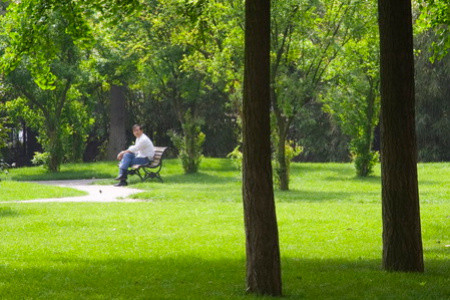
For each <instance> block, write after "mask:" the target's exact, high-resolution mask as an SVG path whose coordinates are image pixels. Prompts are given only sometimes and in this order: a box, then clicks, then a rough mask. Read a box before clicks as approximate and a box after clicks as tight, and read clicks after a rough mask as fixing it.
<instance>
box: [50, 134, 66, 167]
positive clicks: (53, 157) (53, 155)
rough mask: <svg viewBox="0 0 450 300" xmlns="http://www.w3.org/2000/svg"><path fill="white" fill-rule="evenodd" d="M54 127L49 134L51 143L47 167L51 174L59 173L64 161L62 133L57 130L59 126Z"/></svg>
mask: <svg viewBox="0 0 450 300" xmlns="http://www.w3.org/2000/svg"><path fill="white" fill-rule="evenodd" d="M52 127H53V128H52V129H49V130H48V133H47V134H48V143H49V151H48V153H49V158H48V162H47V167H48V170H49V171H50V172H59V169H60V166H61V163H62V160H63V149H62V141H61V132H60V130H59V129H57V125H55V126H52Z"/></svg>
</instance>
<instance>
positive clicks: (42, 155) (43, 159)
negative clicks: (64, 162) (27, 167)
mask: <svg viewBox="0 0 450 300" xmlns="http://www.w3.org/2000/svg"><path fill="white" fill-rule="evenodd" d="M49 159H50V153H48V152H34V156H33V159H32V160H31V163H32V164H33V165H36V166H40V165H44V166H48V161H49Z"/></svg>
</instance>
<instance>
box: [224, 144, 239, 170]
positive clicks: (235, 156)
mask: <svg viewBox="0 0 450 300" xmlns="http://www.w3.org/2000/svg"><path fill="white" fill-rule="evenodd" d="M240 147H241V146H236V148H234V149H233V151H231V152H230V153H228V154H227V157H228V158H230V159H231V161H232V162H233V164H234V165H235V166H236V168H237V169H238V170H242V152H241V151H240V150H239V148H240Z"/></svg>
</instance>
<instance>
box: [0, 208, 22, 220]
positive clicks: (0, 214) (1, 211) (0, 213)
mask: <svg viewBox="0 0 450 300" xmlns="http://www.w3.org/2000/svg"><path fill="white" fill-rule="evenodd" d="M17 216H19V213H18V212H17V211H15V210H13V209H11V208H9V207H0V219H1V218H6V217H17Z"/></svg>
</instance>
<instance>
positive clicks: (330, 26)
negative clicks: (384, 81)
mask: <svg viewBox="0 0 450 300" xmlns="http://www.w3.org/2000/svg"><path fill="white" fill-rule="evenodd" d="M69 2H70V5H69V6H64V7H63V6H61V5H60V4H61V3H62V2H61V3H59V2H58V3H56V2H55V3H53V2H51V1H49V2H47V1H37V0H27V1H21V2H20V3H14V5H13V6H12V7H11V8H10V9H11V10H10V12H9V13H8V15H7V16H4V17H3V25H2V27H3V29H4V30H3V32H4V33H5V34H4V35H3V47H2V49H3V50H2V51H3V55H2V64H3V68H4V70H10V69H12V68H14V67H16V66H17V67H18V68H19V69H24V68H25V69H27V70H28V71H27V72H28V75H27V76H29V77H28V78H29V79H30V80H34V81H35V82H36V86H35V89H33V90H31V93H32V94H33V95H34V94H36V95H37V93H41V92H42V91H41V90H49V91H51V88H53V87H56V85H55V82H56V81H57V80H59V82H61V80H62V78H58V76H61V74H59V75H57V74H56V73H55V72H57V70H56V69H54V70H53V69H52V70H53V71H54V72H53V73H52V72H50V73H48V72H47V71H48V70H49V69H45V68H46V67H44V65H45V66H51V65H52V63H53V64H55V63H56V61H58V60H60V57H58V56H57V55H56V54H57V53H59V51H60V50H58V49H60V48H61V47H60V46H58V45H57V41H58V40H57V39H54V40H53V39H52V40H48V39H46V38H44V37H45V36H50V34H51V32H52V30H53V31H54V32H55V30H56V29H55V28H53V27H51V26H41V27H36V28H34V27H33V24H32V21H33V22H34V21H36V22H38V21H39V20H35V19H33V18H30V19H28V20H26V21H23V20H22V19H21V18H23V16H24V15H23V14H22V15H21V14H19V13H18V11H19V10H20V11H23V12H26V11H29V12H30V13H32V12H40V10H41V11H42V12H43V13H44V14H45V15H46V16H47V17H46V18H47V19H46V22H48V24H56V23H55V22H54V21H52V19H51V18H50V19H49V17H50V16H51V14H52V13H58V14H60V15H61V16H62V17H61V19H67V20H75V23H76V24H77V25H73V26H74V27H70V28H69V27H67V26H68V25H67V26H66V27H67V30H66V33H65V34H66V37H67V38H71V39H72V40H73V41H76V42H74V43H73V46H72V48H73V51H74V53H77V58H76V64H77V67H76V69H75V64H74V65H71V68H72V70H73V71H74V73H75V77H74V80H75V81H73V84H72V87H71V88H70V89H69V91H70V95H71V97H72V99H73V100H75V101H77V102H78V104H77V105H78V108H77V112H79V113H83V114H85V115H89V119H86V120H85V121H83V123H85V122H87V123H89V124H90V126H87V127H86V128H84V129H82V130H81V128H80V130H81V131H80V130H78V129H77V132H78V131H79V132H80V133H79V134H76V135H73V137H75V136H80V137H82V138H77V142H76V144H77V145H78V146H75V145H74V146H71V149H76V150H74V151H76V152H77V153H74V157H72V158H68V157H66V158H65V159H79V158H80V157H83V158H84V159H85V160H95V159H104V158H108V159H112V158H114V156H115V155H114V153H115V152H116V151H117V149H118V148H120V147H123V146H122V145H124V144H128V143H130V142H131V141H132V140H133V137H132V136H131V135H130V134H129V132H128V131H127V128H129V127H130V126H131V125H132V124H133V123H142V124H143V125H144V126H145V128H146V132H147V133H148V134H149V135H150V136H151V137H152V139H153V140H154V141H155V143H156V144H164V145H169V146H170V145H173V142H172V140H171V138H170V135H169V132H176V133H177V135H175V136H179V137H180V139H178V141H182V143H178V147H172V149H174V148H180V151H179V152H180V153H181V152H183V151H186V150H187V149H188V148H189V145H199V144H201V141H202V136H203V135H204V142H203V144H202V147H201V150H200V148H198V147H197V148H198V149H197V150H196V151H191V150H189V151H186V153H191V154H189V155H187V157H191V158H189V159H190V161H191V162H193V164H191V165H196V163H195V162H196V161H197V162H198V160H199V158H200V157H201V155H207V156H221V157H224V156H226V155H227V154H228V153H229V152H230V151H232V150H233V149H235V148H236V146H239V144H240V140H241V113H242V112H241V109H240V107H241V104H242V83H243V62H244V60H243V34H244V30H243V26H244V15H243V13H244V9H243V3H242V1H237V0H215V1H188V2H183V1H171V0H164V1H163V0H160V1H151V0H148V1H147V0H146V1H140V3H139V5H137V3H134V7H138V9H135V10H133V13H131V6H132V1H123V2H120V3H119V2H117V3H116V4H115V5H117V8H114V9H113V10H109V9H107V8H106V6H105V5H107V4H108V3H107V1H106V2H102V4H99V5H97V4H95V5H94V4H93V3H91V4H88V3H87V2H84V1H69ZM39 3H40V4H39ZM114 3H115V2H114ZM436 3H437V2H436ZM38 4H39V5H41V6H39V5H38ZM272 4H273V5H272V26H271V34H272V48H271V64H272V65H271V70H272V78H271V81H272V85H271V95H272V96H271V99H272V103H271V105H272V117H271V121H272V125H273V127H272V128H273V130H272V141H271V143H272V151H273V154H272V155H273V156H272V159H273V161H274V166H275V172H274V174H275V179H276V182H277V183H279V187H280V188H289V186H288V182H289V181H288V179H289V176H288V172H287V170H288V165H287V163H288V161H289V160H288V158H287V157H286V153H285V151H286V149H287V150H288V151H291V150H292V148H290V146H289V145H295V146H301V147H302V149H303V151H302V152H301V153H300V154H299V155H297V156H296V157H294V159H295V160H301V161H349V160H350V159H352V158H353V159H355V160H356V165H357V166H359V169H360V172H359V173H360V174H361V175H364V174H367V173H369V172H370V167H369V165H370V163H371V162H372V163H373V162H374V161H376V155H375V154H374V151H376V150H377V149H378V144H379V141H378V140H377V136H376V135H374V134H373V132H374V126H375V125H376V122H377V120H378V118H377V110H378V108H377V107H378V100H377V99H378V84H377V82H378V80H379V79H378V78H377V72H376V69H377V54H376V53H377V43H376V42H374V41H376V39H377V38H378V37H377V34H376V32H377V30H376V27H375V25H374V24H375V20H374V15H375V13H374V9H375V3H374V2H373V1H372V2H371V1H367V2H361V1H350V0H349V1H344V2H342V1H334V0H321V1H306V0H304V1H303V0H302V1H273V3H272ZM3 5H4V6H6V4H3ZM108 5H110V4H108ZM428 5H431V3H429V4H428ZM428 5H427V6H426V7H428V8H427V9H428V10H425V9H424V10H422V11H423V12H424V13H423V14H422V15H423V16H427V18H426V20H430V18H431V15H430V14H428V12H429V11H430V9H431V8H432V7H434V8H437V7H441V6H428ZM16 6H17V7H16ZM110 7H114V5H113V6H111V5H110ZM423 7H425V6H423ZM434 8H433V9H434ZM39 9H40V10H39ZM99 11H103V13H99ZM104 13H106V15H104ZM114 13H116V15H114ZM419 13H420V11H419V10H418V7H417V10H416V14H419ZM109 17H111V19H110V18H109ZM424 18H425V17H424ZM118 19H120V22H117V20H118ZM422 19H423V18H422V17H420V18H419V20H422ZM439 20H441V21H439V22H440V23H439V22H437V20H435V21H433V22H431V21H429V22H428V21H427V22H428V23H426V22H425V21H423V22H422V23H421V24H422V25H423V24H425V25H426V26H425V25H423V26H422V25H421V26H422V27H420V26H419V27H420V28H422V30H421V31H418V33H417V38H416V41H417V43H416V46H417V49H419V50H421V51H417V52H416V54H417V55H416V60H417V63H418V64H420V66H423V67H419V68H418V69H417V74H416V79H417V81H416V84H417V87H418V88H417V95H418V98H417V99H418V110H417V121H418V122H417V129H418V142H419V149H418V151H419V158H420V159H421V160H426V161H432V160H445V159H448V157H449V155H450V150H448V149H449V147H447V141H448V139H446V137H445V132H446V131H447V127H448V126H447V125H448V124H447V123H448V122H445V121H446V118H445V115H446V111H447V108H446V103H447V102H448V101H446V100H447V99H448V97H447V90H446V86H448V84H447V83H448V81H447V78H448V76H447V73H446V66H447V65H446V62H448V59H447V57H448V56H443V59H442V60H441V61H439V62H438V61H436V62H435V63H434V64H431V63H430V62H427V60H428V57H429V56H430V55H429V54H427V49H428V48H429V46H430V45H432V44H433V43H435V44H436V43H439V41H440V38H441V36H440V35H439V34H438V33H437V31H436V30H435V28H441V27H442V25H439V24H445V19H442V18H440V19H439ZM442 20H444V21H442ZM19 21H20V22H21V24H22V25H23V27H22V25H21V26H16V25H17V24H18V23H19ZM41 21H42V22H44V20H41ZM436 22H437V23H436ZM442 22H444V23H442ZM16 23H17V24H16ZM38 23H39V22H38ZM38 23H36V24H38ZM44 23H45V22H44ZM44 23H42V24H44ZM14 24H16V25H14ZM39 24H41V23H39ZM431 24H434V25H431ZM436 24H437V25H436ZM419 25H420V23H419ZM70 26H72V25H70ZM52 28H53V29H52ZM56 28H57V27H56ZM424 28H425V29H424ZM26 30H31V31H30V34H28V35H23V34H21V33H22V32H25V31H26ZM9 33H11V34H9ZM19 33H20V34H21V35H18V34H19ZM19 36H26V37H27V38H26V39H23V41H21V40H20V38H19ZM46 43H47V44H46ZM8 45H9V46H8ZM47 46H48V47H47ZM13 49H15V50H13ZM26 49H33V51H32V52H30V51H28V50H26ZM37 52H39V53H40V54H39V55H40V56H39V57H38V56H33V55H34V54H33V53H37ZM31 56H33V57H31ZM26 57H31V58H30V59H25V58H26ZM21 58H24V60H23V61H22V62H20V60H21ZM41 66H42V67H41ZM19 69H18V70H19ZM63 69H65V70H69V69H68V68H63ZM17 74H18V73H17ZM42 74H47V75H45V76H44V75H42ZM49 74H50V75H49ZM430 74H431V75H430ZM11 76H12V75H11ZM8 78H9V79H8ZM10 79H12V77H4V78H3V79H2V82H3V85H2V90H3V97H2V99H1V100H0V101H1V102H3V103H4V102H8V101H9V100H14V99H16V98H17V96H18V94H17V92H18V91H17V90H16V89H10V88H9V87H12V85H11V84H10V83H11V82H10V83H8V82H7V81H8V80H10ZM8 88H9V89H8ZM59 89H60V88H59ZM60 90H61V89H60ZM49 91H48V92H47V93H49V95H50V94H51V93H52V92H49ZM53 93H55V94H56V91H55V90H54V91H53ZM59 94H61V93H60V92H59ZM36 95H34V97H36ZM116 96H119V97H116ZM22 98H23V99H27V98H26V97H23V95H22ZM45 98H48V97H47V96H46V97H45ZM369 100H370V101H369ZM71 101H72V100H71ZM114 103H116V104H117V105H118V106H117V107H120V108H113V106H111V105H110V104H114ZM369 104H370V105H369ZM11 105H12V104H8V106H10V107H11ZM111 108H112V110H110V109H111ZM437 108H439V109H437ZM16 112H18V113H19V114H20V113H21V111H20V110H18V109H16ZM24 115H25V113H24ZM370 115H371V116H370ZM18 117H20V118H17V120H16V122H15V123H14V124H11V125H8V126H10V127H15V130H13V131H12V133H11V135H12V136H14V138H15V139H16V140H17V139H18V137H19V135H21V131H22V130H24V128H25V131H26V132H27V133H28V135H27V136H29V137H30V138H29V139H28V141H25V143H26V144H27V147H26V149H27V151H28V150H29V151H32V152H33V151H42V149H39V148H40V147H41V146H42V145H34V144H33V136H34V135H39V137H40V139H45V138H46V136H47V135H48V134H47V133H45V132H43V131H41V132H36V130H32V129H30V127H32V126H31V125H32V122H31V120H29V122H26V121H25V120H24V117H22V116H18ZM83 118H84V117H80V118H79V117H77V118H72V119H71V120H69V119H68V120H67V122H69V121H70V122H72V121H74V122H75V121H76V120H77V119H83ZM90 119H93V120H94V123H92V120H90ZM188 123H189V124H188ZM60 127H66V128H75V127H79V126H78V125H75V124H72V125H68V127H67V126H66V125H64V126H60ZM34 128H37V127H34ZM188 128H190V131H189V130H188ZM66 132H67V134H68V135H67V138H66V142H63V144H68V143H70V141H72V140H74V141H75V140H76V139H72V135H71V134H72V133H70V132H75V131H74V129H71V130H66ZM200 132H201V134H200ZM69 133H70V134H69ZM428 133H430V134H428ZM114 134H118V135H117V136H115V135H114ZM68 137H70V139H69V138H68ZM11 138H12V137H11ZM85 139H86V141H84V140H85ZM288 141H291V142H290V144H289V143H288ZM21 143H22V142H20V143H15V144H14V145H15V147H18V148H17V151H16V150H15V151H8V152H9V153H10V154H9V156H10V158H8V160H9V161H10V162H13V161H16V162H18V163H22V162H25V161H28V162H29V158H28V156H29V155H28V154H27V155H25V152H26V151H22V150H20V151H18V149H19V148H20V149H22V148H24V149H25V147H22V146H21ZM42 143H43V140H42ZM83 145H86V147H84V146H83ZM46 147H47V146H46ZM84 148H85V149H84ZM182 148H183V149H184V150H183V149H182ZM190 148H191V149H193V148H192V147H190ZM238 149H239V148H238ZM43 150H44V151H47V150H46V149H43ZM29 151H28V152H29ZM12 153H17V155H16V156H13V154H12ZM71 153H72V152H71ZM291 153H292V152H291ZM174 154H176V153H175V152H172V153H171V155H174ZM20 156H23V157H24V158H22V159H20ZM189 159H188V160H186V162H189ZM189 164H190V163H188V164H187V165H189ZM194 169H195V168H194Z"/></svg>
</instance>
